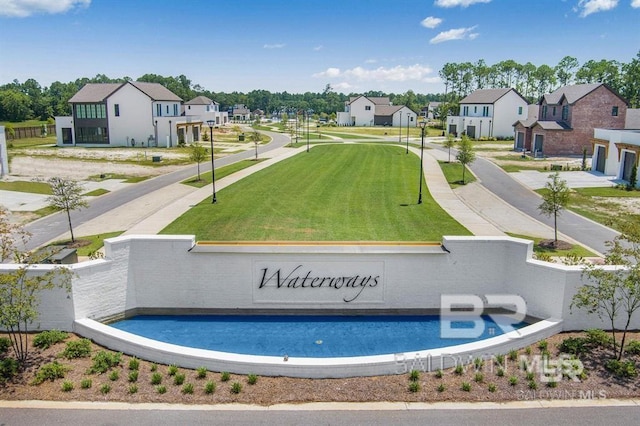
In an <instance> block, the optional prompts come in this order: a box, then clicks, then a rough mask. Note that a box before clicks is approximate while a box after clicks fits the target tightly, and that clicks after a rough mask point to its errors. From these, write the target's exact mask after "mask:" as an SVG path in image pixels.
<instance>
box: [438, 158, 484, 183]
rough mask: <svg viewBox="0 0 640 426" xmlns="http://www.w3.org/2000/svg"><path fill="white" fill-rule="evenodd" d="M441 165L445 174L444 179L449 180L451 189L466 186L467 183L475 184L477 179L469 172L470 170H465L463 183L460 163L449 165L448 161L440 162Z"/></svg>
mask: <svg viewBox="0 0 640 426" xmlns="http://www.w3.org/2000/svg"><path fill="white" fill-rule="evenodd" d="M438 164H440V168H441V169H442V173H444V177H445V178H446V179H447V182H448V183H449V186H450V187H451V188H457V187H459V186H461V185H466V184H467V183H471V182H475V180H476V177H475V176H474V175H473V173H471V172H470V171H469V169H468V168H465V172H464V181H465V183H464V184H463V183H462V164H460V163H458V162H451V163H447V162H446V161H438Z"/></svg>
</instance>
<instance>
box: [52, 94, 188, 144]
mask: <svg viewBox="0 0 640 426" xmlns="http://www.w3.org/2000/svg"><path fill="white" fill-rule="evenodd" d="M69 103H70V104H71V107H72V116H71V117H56V135H57V144H58V146H68V145H81V146H88V147H90V146H91V147H98V146H160V147H172V146H176V145H177V144H178V139H179V138H178V136H179V133H178V130H179V128H180V129H182V130H181V131H180V133H181V134H182V135H183V137H185V138H186V139H192V135H196V134H197V135H199V129H197V131H196V129H195V128H194V126H193V125H191V124H190V123H187V120H186V119H185V118H184V117H182V116H181V113H182V110H181V103H182V99H180V97H178V96H177V95H176V94H174V93H173V92H171V91H170V90H168V89H167V88H165V87H164V86H162V85H161V84H158V83H144V82H138V81H127V82H125V83H100V84H93V83H90V84H86V85H85V86H83V87H82V88H81V89H80V90H79V91H78V92H77V93H76V94H75V95H74V96H73V97H71V99H69ZM186 130H188V132H187V131H186ZM185 133H186V136H185Z"/></svg>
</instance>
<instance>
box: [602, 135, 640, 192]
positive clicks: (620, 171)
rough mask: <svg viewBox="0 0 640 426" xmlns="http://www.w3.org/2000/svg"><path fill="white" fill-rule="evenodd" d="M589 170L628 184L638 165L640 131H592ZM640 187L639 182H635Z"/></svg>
mask: <svg viewBox="0 0 640 426" xmlns="http://www.w3.org/2000/svg"><path fill="white" fill-rule="evenodd" d="M591 144H592V145H593V156H592V158H591V169H592V170H593V171H595V172H600V173H603V174H605V175H608V176H615V177H616V178H617V179H621V180H624V181H627V182H629V181H630V178H631V174H632V172H633V167H634V166H635V167H636V171H637V168H638V166H639V165H640V130H638V129H622V130H619V129H594V131H593V139H591ZM636 186H639V187H640V180H637V181H636Z"/></svg>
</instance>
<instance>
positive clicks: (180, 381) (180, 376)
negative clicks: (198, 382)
mask: <svg viewBox="0 0 640 426" xmlns="http://www.w3.org/2000/svg"><path fill="white" fill-rule="evenodd" d="M184 379H185V375H184V374H183V373H178V374H176V375H175V376H173V384H174V385H176V386H180V385H181V384H183V383H184Z"/></svg>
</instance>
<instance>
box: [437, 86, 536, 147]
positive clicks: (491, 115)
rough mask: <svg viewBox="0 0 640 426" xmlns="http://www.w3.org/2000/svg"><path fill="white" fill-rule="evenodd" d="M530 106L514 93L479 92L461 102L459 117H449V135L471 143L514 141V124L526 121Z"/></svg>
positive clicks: (493, 90)
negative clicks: (477, 140)
mask: <svg viewBox="0 0 640 426" xmlns="http://www.w3.org/2000/svg"><path fill="white" fill-rule="evenodd" d="M527 114H528V102H527V100H526V99H525V98H524V97H523V96H522V95H521V94H520V93H518V92H517V91H516V90H515V89H511V88H508V89H504V88H503V89H480V90H476V91H474V92H473V93H471V94H470V95H468V96H467V97H465V98H463V99H462V100H461V101H460V115H457V116H448V117H447V133H449V134H453V135H456V136H457V135H460V134H462V133H465V134H466V135H467V136H469V137H470V138H472V139H479V138H481V137H488V138H491V137H495V138H507V137H513V123H515V122H516V121H518V120H526V119H527Z"/></svg>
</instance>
